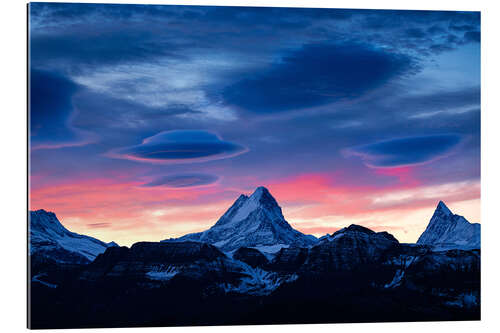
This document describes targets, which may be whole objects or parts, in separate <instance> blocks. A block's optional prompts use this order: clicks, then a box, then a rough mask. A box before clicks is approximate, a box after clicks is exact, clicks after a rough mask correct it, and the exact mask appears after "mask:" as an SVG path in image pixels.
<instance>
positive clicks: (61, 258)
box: [29, 209, 118, 263]
mask: <svg viewBox="0 0 500 333" xmlns="http://www.w3.org/2000/svg"><path fill="white" fill-rule="evenodd" d="M29 232H30V235H29V241H30V247H29V249H30V255H32V254H42V255H43V256H45V257H48V258H50V259H53V260H55V261H57V262H63V263H87V262H90V261H92V260H94V259H95V257H96V256H97V255H98V254H100V253H103V252H104V251H105V250H106V248H108V247H111V246H118V245H117V244H116V243H115V242H110V243H108V244H106V243H104V242H101V241H100V240H98V239H95V238H93V237H89V236H85V235H80V234H77V233H74V232H71V231H69V230H68V229H66V228H65V227H64V226H63V225H62V224H61V223H60V222H59V220H58V219H57V217H56V215H55V214H54V213H51V212H47V211H45V210H43V209H40V210H37V211H30V228H29Z"/></svg>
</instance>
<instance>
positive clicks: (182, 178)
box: [141, 173, 219, 188]
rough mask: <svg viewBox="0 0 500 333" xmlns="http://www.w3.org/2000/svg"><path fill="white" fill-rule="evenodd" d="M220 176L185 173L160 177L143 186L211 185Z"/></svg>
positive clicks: (180, 186) (179, 186)
mask: <svg viewBox="0 0 500 333" xmlns="http://www.w3.org/2000/svg"><path fill="white" fill-rule="evenodd" d="M218 179H219V177H217V176H215V175H209V174H203V173H185V174H176V175H169V176H164V177H159V178H156V179H154V180H153V181H151V182H149V183H146V184H143V185H141V187H159V186H160V187H172V188H185V187H195V186H203V185H210V184H213V183H215V182H216V181H217V180H218Z"/></svg>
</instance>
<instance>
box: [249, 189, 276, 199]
mask: <svg viewBox="0 0 500 333" xmlns="http://www.w3.org/2000/svg"><path fill="white" fill-rule="evenodd" d="M266 194H269V195H271V193H269V190H268V189H267V188H265V187H264V186H259V187H257V188H256V189H255V191H254V192H253V194H252V197H254V198H255V197H261V196H263V195H266Z"/></svg>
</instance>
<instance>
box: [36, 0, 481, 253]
mask: <svg viewBox="0 0 500 333" xmlns="http://www.w3.org/2000/svg"><path fill="white" fill-rule="evenodd" d="M28 15H29V64H30V70H29V82H30V86H29V94H30V95H29V96H30V105H29V107H30V115H29V121H30V123H29V142H28V145H29V161H30V165H29V183H28V184H29V210H38V209H44V210H46V211H51V212H54V213H55V214H56V215H57V217H58V219H60V221H61V223H62V224H63V225H64V226H65V227H66V228H67V229H69V230H70V231H73V232H76V233H80V234H85V235H89V236H92V237H95V238H97V239H99V240H102V241H104V242H111V241H115V242H117V243H118V244H120V245H127V246H129V245H131V244H133V243H135V242H137V241H159V240H163V239H167V238H171V237H179V236H182V235H185V234H188V233H193V232H199V231H203V230H206V229H208V228H209V227H211V226H212V225H213V224H214V223H215V222H216V221H217V220H218V219H219V217H220V216H222V214H223V213H224V212H225V211H226V210H227V209H228V208H229V207H230V205H231V204H232V203H233V202H234V200H236V199H237V198H238V196H239V195H240V194H247V193H249V192H252V191H253V190H254V189H255V188H256V187H257V186H260V185H262V184H265V187H266V188H268V189H269V191H270V192H271V194H272V195H273V196H274V197H275V198H276V200H277V202H278V204H279V205H280V207H281V208H282V210H283V215H284V217H285V219H286V221H288V223H290V225H291V226H292V227H293V228H294V229H297V230H299V231H301V232H302V233H304V234H312V235H314V236H316V237H320V236H322V235H325V234H327V233H330V234H332V233H333V232H335V231H337V230H339V229H340V228H342V227H344V226H348V225H350V224H358V225H361V226H364V227H367V228H369V229H372V230H374V231H387V232H389V233H391V234H392V235H394V237H396V238H397V239H398V240H399V241H400V242H404V243H414V242H416V241H417V239H418V236H419V235H420V234H421V233H422V232H423V231H424V230H425V227H426V226H427V224H428V222H429V220H430V218H431V216H432V213H433V212H434V209H435V208H436V206H437V204H438V203H439V201H443V202H445V203H446V205H447V206H448V207H449V208H450V210H451V211H452V212H454V213H455V214H459V215H462V216H464V217H465V218H466V219H467V220H468V221H470V222H471V223H472V222H477V223H480V220H481V219H480V192H481V184H480V134H481V133H480V109H481V106H480V30H481V29H480V13H479V12H451V11H449V12H446V11H399V10H398V11H393V10H383V11H381V10H351V9H310V8H272V7H269V8H265V7H251V8H249V7H210V6H177V5H159V6H158V5H147V6H143V5H104V4H76V3H72V4H61V3H30V4H29V13H28Z"/></svg>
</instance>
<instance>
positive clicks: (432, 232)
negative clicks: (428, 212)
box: [417, 201, 481, 250]
mask: <svg viewBox="0 0 500 333" xmlns="http://www.w3.org/2000/svg"><path fill="white" fill-rule="evenodd" d="M417 244H421V245H431V246H433V247H434V249H435V250H448V249H479V248H481V225H480V224H479V223H470V222H469V221H467V220H466V219H465V218H464V217H463V216H460V215H456V214H453V213H452V212H451V211H450V209H449V208H448V207H446V205H445V204H444V203H443V202H442V201H440V202H439V204H438V206H437V208H436V210H435V211H434V215H432V218H431V220H430V222H429V224H428V225H427V228H426V229H425V231H424V232H423V233H422V235H420V237H419V239H418V241H417Z"/></svg>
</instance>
